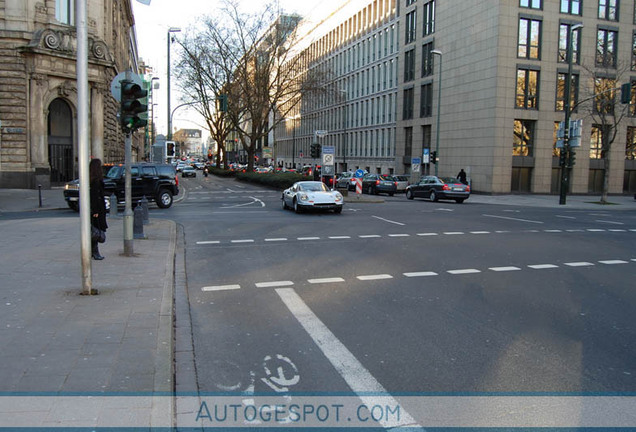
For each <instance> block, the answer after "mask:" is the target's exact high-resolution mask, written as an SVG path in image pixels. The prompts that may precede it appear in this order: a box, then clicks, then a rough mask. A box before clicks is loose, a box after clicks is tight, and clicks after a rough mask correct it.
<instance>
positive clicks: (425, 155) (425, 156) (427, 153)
mask: <svg viewBox="0 0 636 432" xmlns="http://www.w3.org/2000/svg"><path fill="white" fill-rule="evenodd" d="M422 163H425V164H427V163H431V149H429V148H425V149H422Z"/></svg>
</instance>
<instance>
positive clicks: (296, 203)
mask: <svg viewBox="0 0 636 432" xmlns="http://www.w3.org/2000/svg"><path fill="white" fill-rule="evenodd" d="M294 211H295V212H296V213H300V212H301V211H302V209H301V208H300V206H299V205H298V201H297V200H294Z"/></svg>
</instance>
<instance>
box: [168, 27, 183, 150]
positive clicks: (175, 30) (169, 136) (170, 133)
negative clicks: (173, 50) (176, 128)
mask: <svg viewBox="0 0 636 432" xmlns="http://www.w3.org/2000/svg"><path fill="white" fill-rule="evenodd" d="M180 31H181V29H180V28H178V27H170V28H169V29H168V33H167V39H168V71H167V74H166V75H167V76H166V78H167V81H166V90H167V93H168V133H167V134H166V135H167V137H168V140H171V139H172V117H171V115H170V114H171V111H170V42H171V36H170V33H178V32H180Z"/></svg>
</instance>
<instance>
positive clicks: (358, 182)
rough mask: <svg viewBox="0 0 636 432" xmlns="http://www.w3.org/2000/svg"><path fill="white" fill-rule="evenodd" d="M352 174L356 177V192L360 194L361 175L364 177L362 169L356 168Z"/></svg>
mask: <svg viewBox="0 0 636 432" xmlns="http://www.w3.org/2000/svg"><path fill="white" fill-rule="evenodd" d="M354 175H355V177H356V194H358V195H362V177H364V171H362V170H361V169H357V170H356V172H355V174H354Z"/></svg>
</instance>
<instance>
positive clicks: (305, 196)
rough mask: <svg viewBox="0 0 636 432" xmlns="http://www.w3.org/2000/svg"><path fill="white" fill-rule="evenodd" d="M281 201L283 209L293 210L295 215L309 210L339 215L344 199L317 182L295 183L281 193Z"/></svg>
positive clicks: (339, 194)
mask: <svg viewBox="0 0 636 432" xmlns="http://www.w3.org/2000/svg"><path fill="white" fill-rule="evenodd" d="M281 199H282V201H283V209H288V208H293V209H294V211H295V212H296V213H300V212H301V211H303V210H310V209H315V210H333V211H334V213H341V212H342V206H343V205H344V198H343V197H342V194H341V193H340V192H338V191H332V190H330V189H329V188H328V187H327V186H326V185H325V184H324V183H322V182H319V181H300V182H296V183H294V184H293V185H292V187H290V188H289V189H286V190H285V191H283V196H282V197H281Z"/></svg>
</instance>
